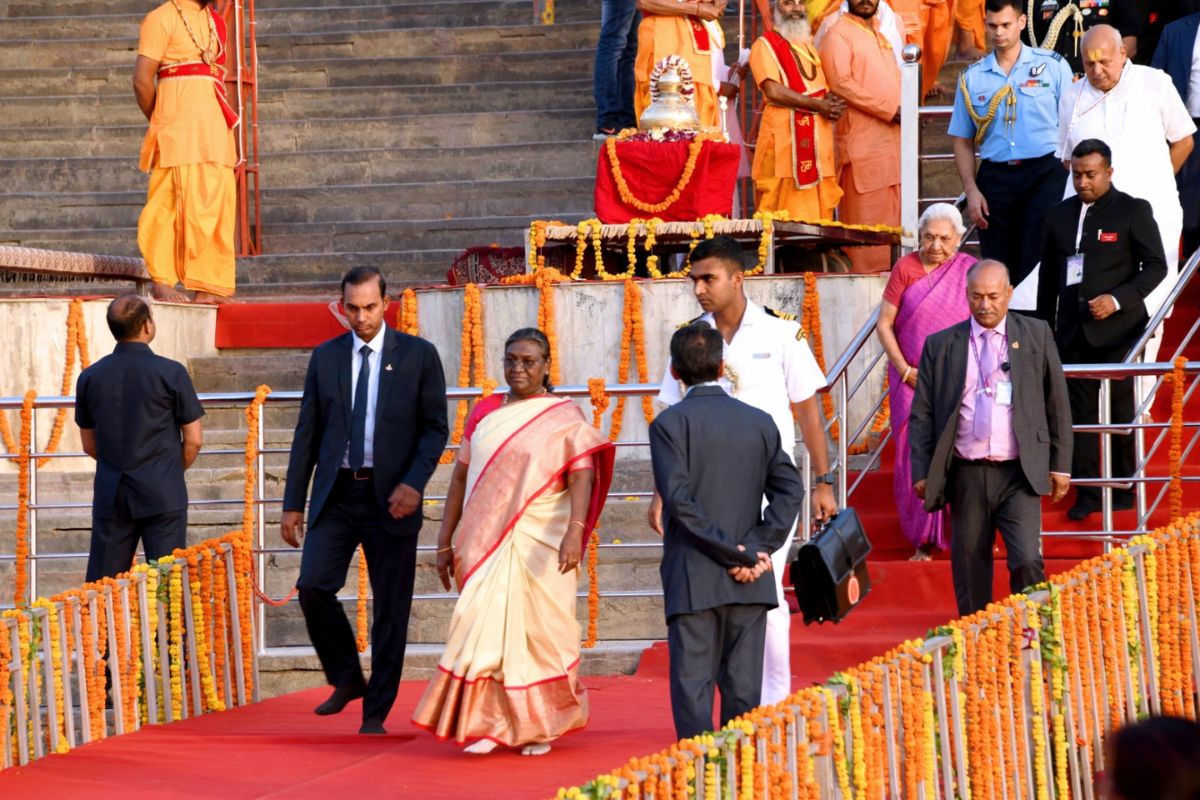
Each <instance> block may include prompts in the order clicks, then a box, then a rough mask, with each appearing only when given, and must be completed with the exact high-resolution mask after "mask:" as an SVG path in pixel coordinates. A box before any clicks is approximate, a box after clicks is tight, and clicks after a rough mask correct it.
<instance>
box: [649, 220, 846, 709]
mask: <svg viewBox="0 0 1200 800" xmlns="http://www.w3.org/2000/svg"><path fill="white" fill-rule="evenodd" d="M743 269H744V266H743V262H742V249H741V246H740V245H739V244H738V243H737V242H736V241H734V240H733V239H730V238H728V237H725V236H718V237H716V238H713V239H707V240H705V241H703V242H701V243H700V244H698V245H696V249H695V250H693V251H692V268H691V273H690V277H691V280H692V287H693V292H694V293H695V295H696V300H697V302H699V304H700V307H701V308H702V309H703V310H704V313H703V314H702V315H701V316H699V317H697V320H704V321H705V322H707V323H709V324H710V325H712V326H713V327H714V328H716V329H717V330H718V331H719V332H720V333H721V336H722V338H723V339H724V340H725V351H724V358H725V374H724V375H723V376H722V377H721V379H720V384H721V386H722V388H724V389H725V391H726V392H728V393H729V394H730V395H732V396H733V397H736V398H737V399H738V400H741V401H742V402H744V403H747V404H748V405H751V406H754V407H755V408H758V409H760V410H762V411H765V412H766V413H768V414H770V415H771V419H773V420H774V421H775V424H776V426H778V428H779V434H780V436H781V438H782V440H783V449H784V451H785V452H787V454H788V455H789V456H791V457H792V459H793V462H794V461H795V453H794V446H795V442H796V426H795V424H796V422H799V424H800V432H801V434H802V435H803V437H804V443H805V446H806V447H807V448H808V452H809V455H810V457H811V459H812V468H813V473H814V474H815V475H817V478H816V483H815V485H814V486H813V491H812V508H813V516H814V518H816V519H817V520H823V519H825V518H827V517H829V516H831V515H832V514H833V513H834V512H835V511H836V510H837V503H836V501H835V500H834V496H833V476H832V474H830V473H829V453H828V450H827V445H826V439H825V430H824V426H823V425H822V422H821V413H820V410H819V409H818V407H817V398H816V392H817V390H818V389H820V388H821V387H823V386H824V385H825V376H824V375H823V374H822V373H821V369H820V367H818V366H817V362H816V360H815V359H814V358H813V356H812V352H811V351H810V350H809V349H808V344H807V343H806V342H805V341H804V337H803V334H802V332H801V330H800V324H799V323H798V322H796V321H795V317H794V316H792V315H781V314H779V313H778V312H775V311H772V310H770V309H766V308H763V307H762V306H759V305H756V304H755V303H752V302H750V301H749V300H748V299H747V297H746V294H745V292H744V290H743V284H744V281H745V275H744V274H743ZM693 321H695V320H693ZM681 398H682V391H681V389H680V386H679V383H678V382H677V381H676V380H675V379H674V378H672V377H671V373H670V370H669V369H668V371H667V373H666V375H664V377H663V382H662V388H661V389H660V390H659V394H658V400H659V401H660V402H662V403H664V404H666V405H673V404H675V403H677V402H679V400H680V399H681ZM793 414H794V415H795V416H794V417H793ZM713 457H714V458H718V457H720V454H719V453H714V454H713ZM649 516H650V527H652V528H653V529H654V530H655V531H657V532H658V533H659V534H660V535H661V534H662V502H661V500H660V499H659V498H658V497H657V495H656V496H655V498H654V500H653V501H652V502H651V505H650V514H649ZM793 538H795V527H794V526H793V529H792V531H791V533H789V534H788V538H787V541H786V542H785V543H784V545H783V547H781V548H779V549H778V550H776V551H775V552H774V553H773V554H772V555H771V566H772V571H773V572H774V578H775V590H776V594H777V595H778V598H777V599H778V601H779V605H778V606H777V607H776V608H774V609H772V610H771V611H770V612H769V613H768V614H767V637H766V649H765V653H764V658H763V690H762V699H761V703H762V704H770V703H777V702H779V701H780V700H782V699H784V698H785V697H787V696H788V695H789V694H790V693H791V677H792V672H791V659H790V653H789V646H790V645H789V638H790V637H789V633H790V630H791V616H790V614H789V612H788V606H787V603H786V601H785V599H784V596H783V573H784V570H785V568H786V566H787V554H788V549H789V548H790V547H791V544H792V540H793Z"/></svg>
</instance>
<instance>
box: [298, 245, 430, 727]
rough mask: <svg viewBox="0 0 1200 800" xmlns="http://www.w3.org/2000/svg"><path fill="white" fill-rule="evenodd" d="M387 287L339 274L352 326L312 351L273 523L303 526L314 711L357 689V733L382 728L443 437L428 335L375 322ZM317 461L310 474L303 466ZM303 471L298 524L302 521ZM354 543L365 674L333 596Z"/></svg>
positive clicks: (374, 278)
mask: <svg viewBox="0 0 1200 800" xmlns="http://www.w3.org/2000/svg"><path fill="white" fill-rule="evenodd" d="M387 305H388V296H387V287H386V285H385V283H384V280H383V276H382V275H380V274H379V270H377V269H376V268H374V267H355V268H354V269H352V270H350V271H349V272H347V273H346V276H345V277H344V278H342V310H343V312H344V313H345V315H346V317H347V319H349V321H350V327H351V329H352V330H351V332H350V333H346V334H343V335H342V336H339V337H337V338H336V339H331V340H330V341H328V342H325V343H324V344H322V345H321V346H320V347H318V348H317V349H316V350H314V351H313V354H312V358H311V359H310V360H309V363H308V374H307V375H306V376H305V378H304V397H303V399H302V400H301V401H300V418H299V420H298V421H297V422H296V433H295V436H294V438H293V439H292V452H291V457H290V459H289V461H288V471H287V486H286V488H285V489H284V493H283V516H282V518H281V520H280V535H281V536H282V537H283V540H284V541H285V542H287V543H288V544H290V545H291V546H292V547H299V546H300V540H301V538H304V554H303V556H302V557H301V561H300V578H299V579H298V580H297V581H296V588H297V589H299V594H300V606H301V608H302V609H303V610H304V621H305V624H306V625H307V626H308V635H309V638H311V639H312V643H313V647H315V648H316V651H317V656H318V657H319V658H320V659H321V667H322V669H324V671H325V678H326V680H328V681H329V683H330V685H332V686H333V687H334V690H333V694H332V695H330V697H329V699H328V700H326V701H325V702H324V703H322V704H321V705H319V706H317V708H316V713H317V714H321V715H326V714H336V713H338V712H340V711H341V710H342V709H343V708H345V707H346V704H347V703H349V702H350V701H351V700H355V699H357V698H359V697H362V698H363V708H362V717H363V722H362V727H361V728H360V729H359V733H385V732H386V731H385V730H384V727H383V721H384V720H385V719H386V718H387V715H388V711H390V710H391V708H392V704H393V703H394V702H395V701H396V692H397V690H398V688H399V686H400V674H401V671H402V669H403V667H404V646H405V643H406V639H407V638H408V614H409V610H410V608H411V606H412V594H413V579H414V577H415V572H416V560H417V534H418V533H419V532H420V530H421V519H422V515H421V496H422V494H423V493H424V491H425V484H426V483H427V482H428V481H429V478H430V476H431V475H432V474H433V471H434V469H435V468H436V467H437V462H438V457H439V456H440V455H441V453H442V449H443V448H444V447H445V446H446V435H447V425H446V379H445V376H444V375H443V373H442V362H441V360H440V359H439V358H438V354H437V350H435V349H434V347H433V345H432V344H430V343H429V342H427V341H425V340H423V339H418V338H416V337H415V336H408V335H407V334H403V333H399V332H398V331H394V330H392V329H391V328H389V327H388V326H386V325H385V324H384V322H383V315H384V311H385V310H386V309H387ZM314 468H315V470H316V474H315V477H314V475H313V470H314ZM310 477H311V478H312V497H311V499H310V501H309V511H308V535H307V537H304V534H303V532H302V530H301V529H302V524H303V517H304V500H305V495H306V494H307V493H308V484H309V479H310ZM360 544H361V545H362V547H363V552H364V553H365V554H366V557H367V568H368V570H369V571H370V576H371V593H372V597H373V599H374V604H375V614H374V617H375V618H374V623H373V625H372V628H371V681H370V683H367V682H366V681H364V680H363V674H362V669H361V668H360V667H359V663H358V652H357V648H356V647H355V640H354V632H353V630H351V627H350V621H349V620H348V619H347V618H346V612H345V611H344V610H343V609H342V606H341V603H340V602H339V601H338V599H337V592H338V590H339V589H341V588H342V586H343V585H345V583H346V571H347V570H348V569H349V567H350V559H351V558H352V557H353V555H354V551H355V549H356V548H357V547H358V546H359V545H360Z"/></svg>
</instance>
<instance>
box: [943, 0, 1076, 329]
mask: <svg viewBox="0 0 1200 800" xmlns="http://www.w3.org/2000/svg"><path fill="white" fill-rule="evenodd" d="M1023 5H1024V4H1023V3H1022V2H1021V0H987V2H986V4H985V5H984V24H985V26H986V28H987V32H988V38H989V39H991V41H992V47H993V50H992V52H991V53H989V54H988V55H986V56H984V57H983V58H982V59H980V60H979V61H977V62H975V63H974V64H972V65H971V66H969V67H967V68H966V69H965V70H963V73H962V76H961V77H960V78H959V82H958V86H957V91H956V92H955V96H954V112H953V114H952V116H951V117H950V129H949V133H950V136H951V137H953V140H954V164H955V166H956V167H957V168H958V175H959V177H960V178H961V179H962V184H963V191H965V192H966V195H967V209H968V212H969V213H970V215H971V220H972V221H973V222H974V223H975V224H976V225H977V226H978V227H979V249H980V251H981V252H982V255H983V258H985V259H995V260H997V261H1001V262H1003V263H1005V264H1008V265H1009V268H1010V269H1011V271H1012V285H1013V286H1019V285H1020V283H1021V281H1022V280H1024V278H1025V276H1027V275H1029V274H1030V273H1031V272H1033V271H1034V267H1036V266H1037V263H1038V260H1039V259H1040V257H1041V249H1042V225H1043V223H1044V222H1045V219H1046V212H1047V211H1048V210H1049V208H1050V206H1051V205H1053V204H1054V203H1056V202H1058V201H1059V200H1060V199H1061V198H1062V194H1063V189H1064V188H1065V187H1066V183H1067V170H1066V168H1065V167H1064V166H1063V165H1062V162H1061V161H1059V160H1058V159H1057V158H1055V156H1054V150H1055V147H1057V145H1058V100H1059V97H1061V96H1062V93H1063V92H1064V91H1065V90H1066V88H1067V87H1068V86H1070V85H1071V82H1072V75H1071V68H1070V67H1069V66H1068V65H1067V62H1066V61H1065V60H1064V59H1063V57H1062V56H1061V55H1059V54H1058V53H1054V52H1051V51H1049V50H1039V49H1038V48H1036V47H1029V46H1027V45H1023V44H1022V43H1021V31H1022V30H1023V29H1024V28H1025V24H1026V18H1025V14H1024V13H1023V11H1022V7H1023ZM976 147H978V148H979V155H980V157H981V158H982V159H983V163H982V164H980V165H979V172H978V174H976V171H975V166H976V165H975V148H976ZM1022 294H1023V293H1022V292H1018V295H1017V296H1014V298H1013V309H1014V310H1022V309H1024V310H1032V309H1033V308H1034V307H1035V301H1036V297H1034V296H1030V297H1029V302H1028V303H1025V302H1019V300H1018V298H1019V297H1020V296H1021V295H1022Z"/></svg>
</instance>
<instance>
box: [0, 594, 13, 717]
mask: <svg viewBox="0 0 1200 800" xmlns="http://www.w3.org/2000/svg"><path fill="white" fill-rule="evenodd" d="M5 619H8V612H5V614H4V615H3V616H0V729H3V730H7V729H8V725H9V715H10V714H11V713H12V710H13V706H14V697H13V691H12V680H11V673H10V671H9V666H8V665H9V664H11V663H12V660H13V655H12V644H11V642H10V641H9V631H8V625H7V624H5V623H4V620H5Z"/></svg>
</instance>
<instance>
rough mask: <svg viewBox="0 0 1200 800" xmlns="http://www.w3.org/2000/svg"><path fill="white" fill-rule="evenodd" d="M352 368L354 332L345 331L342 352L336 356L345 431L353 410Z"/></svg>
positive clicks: (348, 428) (347, 431)
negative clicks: (351, 393) (351, 398)
mask: <svg viewBox="0 0 1200 800" xmlns="http://www.w3.org/2000/svg"><path fill="white" fill-rule="evenodd" d="M353 368H354V334H353V333H347V334H346V337H345V339H344V340H343V344H342V354H341V357H339V358H338V365H337V379H338V396H340V397H341V398H342V413H343V416H344V417H345V419H343V423H344V424H345V426H346V433H347V435H349V433H350V415H351V413H352V411H353V409H352V408H351V403H350V370H352V369H353Z"/></svg>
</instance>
